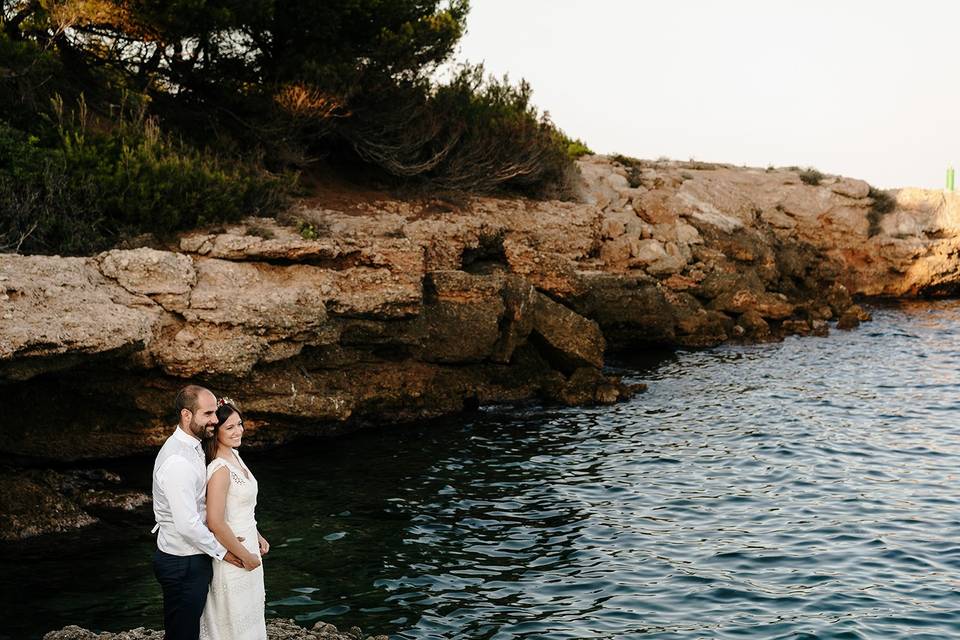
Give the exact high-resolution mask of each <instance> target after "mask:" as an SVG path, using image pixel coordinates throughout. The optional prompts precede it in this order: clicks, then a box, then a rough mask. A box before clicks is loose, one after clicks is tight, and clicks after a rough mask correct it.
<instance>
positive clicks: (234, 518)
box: [200, 398, 270, 640]
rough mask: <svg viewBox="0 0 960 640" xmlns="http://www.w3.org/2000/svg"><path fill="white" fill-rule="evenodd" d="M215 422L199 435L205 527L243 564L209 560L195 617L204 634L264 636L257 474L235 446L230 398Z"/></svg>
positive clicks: (220, 638)
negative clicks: (203, 598) (206, 434)
mask: <svg viewBox="0 0 960 640" xmlns="http://www.w3.org/2000/svg"><path fill="white" fill-rule="evenodd" d="M217 405H218V408H217V426H216V427H214V430H213V435H212V436H211V437H210V438H209V439H207V440H205V441H204V445H203V446H204V452H205V453H206V457H207V527H208V528H209V529H210V531H212V532H213V535H215V536H216V538H217V540H219V541H220V544H222V545H223V546H225V547H226V548H227V549H229V550H230V551H232V552H233V554H234V555H235V556H237V557H238V558H240V560H241V561H243V567H244V568H243V569H240V568H238V567H235V566H233V565H231V564H230V563H228V562H222V561H216V560H215V561H214V563H213V580H211V582H210V592H209V594H208V596H207V604H206V607H205V608H204V610H203V617H202V618H201V619H200V638H201V639H205V640H248V639H249V640H266V637H267V629H266V623H265V620H264V600H265V592H264V588H263V567H262V566H261V561H262V557H263V556H264V555H266V553H267V552H268V551H269V550H270V545H269V544H268V543H267V541H266V540H265V539H264V537H263V536H261V535H260V532H259V531H258V530H257V521H256V520H255V519H254V507H256V504H257V479H256V478H254V477H253V474H252V473H250V470H249V469H248V468H247V465H245V464H244V463H243V460H241V459H240V456H239V455H238V454H237V452H236V448H237V447H239V446H240V439H241V436H242V435H243V416H242V415H241V414H240V411H239V410H238V409H237V406H236V403H235V402H234V401H233V400H231V399H230V398H220V400H218V401H217Z"/></svg>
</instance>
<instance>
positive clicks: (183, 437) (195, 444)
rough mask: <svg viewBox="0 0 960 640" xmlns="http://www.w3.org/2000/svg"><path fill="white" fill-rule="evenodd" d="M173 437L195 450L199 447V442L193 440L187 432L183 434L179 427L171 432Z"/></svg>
mask: <svg viewBox="0 0 960 640" xmlns="http://www.w3.org/2000/svg"><path fill="white" fill-rule="evenodd" d="M173 437H174V438H176V439H177V440H179V441H180V442H182V443H184V444H187V445H190V446H191V447H194V448H196V447H199V446H200V441H199V440H198V439H196V438H194V437H193V436H191V435H188V434H187V432H185V431H184V430H183V429H181V428H180V427H179V426H178V427H177V428H176V430H175V431H174V432H173Z"/></svg>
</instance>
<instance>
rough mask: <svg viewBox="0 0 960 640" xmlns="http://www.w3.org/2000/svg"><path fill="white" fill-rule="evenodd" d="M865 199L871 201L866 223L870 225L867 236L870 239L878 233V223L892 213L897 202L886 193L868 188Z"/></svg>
mask: <svg viewBox="0 0 960 640" xmlns="http://www.w3.org/2000/svg"><path fill="white" fill-rule="evenodd" d="M867 197H869V198H872V199H873V203H872V204H871V205H870V210H869V211H868V212H867V221H868V222H869V223H870V225H869V227H868V230H867V236H868V237H870V238H872V237H873V236H875V235H877V234H879V233H880V221H881V220H882V219H883V216H885V215H886V214H888V213H890V212H891V211H893V209H894V207H896V205H897V201H896V200H894V198H893V197H892V196H891V195H890V194H889V193H887V192H886V191H881V190H880V189H875V188H874V187H870V191H869V193H867Z"/></svg>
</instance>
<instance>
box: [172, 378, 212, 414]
mask: <svg viewBox="0 0 960 640" xmlns="http://www.w3.org/2000/svg"><path fill="white" fill-rule="evenodd" d="M203 392H207V393H210V390H209V389H207V388H206V387H201V386H200V385H196V384H188V385H187V386H185V387H184V388H183V389H180V391H178V392H177V399H176V400H174V405H175V407H176V410H177V420H179V419H180V412H181V411H183V410H184V409H186V410H187V411H189V412H190V413H196V412H197V409H198V408H199V407H200V394H201V393H203Z"/></svg>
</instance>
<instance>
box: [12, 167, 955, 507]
mask: <svg viewBox="0 0 960 640" xmlns="http://www.w3.org/2000/svg"><path fill="white" fill-rule="evenodd" d="M580 168H581V172H582V175H583V187H582V190H583V194H582V200H581V201H580V202H575V203H574V202H539V201H529V200H524V199H512V200H507V199H495V198H473V199H471V200H469V201H468V202H465V203H461V204H459V205H458V204H455V203H449V202H446V201H442V200H430V201H399V200H390V199H384V200H366V201H362V200H357V201H356V202H355V203H354V205H352V206H351V207H350V208H345V207H339V208H338V209H336V210H334V209H330V208H324V207H323V206H320V205H318V204H315V203H314V204H310V203H304V204H302V205H300V206H298V207H297V208H295V209H293V210H291V211H290V212H289V213H288V214H287V215H286V217H285V219H284V220H283V224H281V223H278V222H277V221H274V220H265V219H250V220H248V221H246V222H245V223H244V224H237V225H232V226H227V227H224V228H219V229H206V230H203V231H200V232H195V233H191V234H188V235H186V236H184V237H182V238H180V239H179V245H178V246H176V247H169V248H167V249H165V250H161V249H156V248H139V249H130V250H114V251H109V252H106V253H103V254H100V255H98V256H94V257H90V258H61V257H56V256H20V255H0V397H2V399H3V406H5V407H16V410H15V411H10V412H8V414H7V415H6V416H5V417H4V418H2V429H0V452H3V453H4V454H14V455H17V456H19V457H20V458H22V459H26V460H28V461H29V460H30V459H39V460H49V459H57V460H76V459H82V458H107V457H112V456H118V455H124V454H129V453H133V452H142V451H146V450H150V449H152V448H154V447H156V446H157V445H158V444H159V443H160V442H161V441H162V439H163V438H164V437H165V436H166V434H167V433H168V431H169V426H168V425H169V424H170V422H171V416H169V415H168V411H169V408H168V407H169V404H170V401H171V398H172V397H173V394H174V392H175V390H176V389H177V388H178V387H179V386H181V385H182V384H183V383H184V382H185V381H187V380H192V381H198V382H201V383H204V384H207V385H208V386H210V387H211V388H213V389H215V390H216V391H217V392H218V393H221V394H227V395H230V396H231V397H233V398H235V399H237V400H238V401H240V402H241V404H242V405H243V407H244V409H245V411H246V413H247V416H246V417H247V424H248V426H249V427H250V430H249V431H248V435H249V436H250V441H251V442H252V443H253V444H257V443H276V442H283V441H287V440H289V439H291V438H293V437H296V436H300V435H308V434H333V433H338V432H341V431H343V430H346V429H353V428H356V427H359V426H363V425H366V424H373V423H377V424H385V423H394V422H402V421H407V420H414V419H418V418H424V417H435V416H441V415H445V414H450V413H453V412H458V411H461V410H463V409H469V408H473V407H476V406H478V405H481V404H488V403H498V402H507V401H516V400H522V399H528V398H536V397H539V398H543V399H546V400H548V401H556V402H565V403H598V402H599V403H608V402H615V401H617V400H618V399H620V398H623V397H626V396H627V395H629V394H630V393H631V392H632V390H631V389H629V388H626V387H624V385H622V384H621V383H620V382H619V381H618V380H617V379H616V378H613V377H610V376H608V375H605V374H604V372H603V363H604V355H605V353H608V352H610V351H615V350H622V349H636V348H645V347H647V346H650V345H659V346H677V345H681V346H710V345H715V344H719V343H721V342H723V341H726V340H749V341H765V340H777V339H781V338H782V337H783V336H785V335H789V334H799V335H823V334H824V333H826V332H827V331H829V326H830V325H829V324H828V323H829V322H831V321H834V320H838V321H839V322H838V325H837V326H839V327H840V328H852V327H854V326H856V325H857V324H858V323H859V322H860V321H862V320H864V319H866V318H867V314H865V313H864V312H863V311H862V309H857V308H852V304H853V296H855V295H871V296H873V295H884V296H934V295H952V294H954V293H955V292H956V291H957V289H958V283H960V277H958V271H957V268H956V267H957V255H958V243H960V233H958V232H960V217H958V216H960V196H955V195H953V194H945V193H941V192H930V191H918V190H901V191H899V192H879V191H876V190H873V189H871V188H870V187H869V185H867V184H866V183H864V182H862V181H859V180H852V179H849V178H842V177H836V176H820V175H819V174H816V175H814V176H812V177H811V175H809V174H802V173H801V172H799V171H796V170H790V169H767V170H763V169H749V168H738V167H731V166H726V165H706V164H702V163H681V162H646V161H639V160H631V159H627V158H620V157H617V158H606V157H588V158H586V159H584V160H583V161H581V165H580ZM813 183H815V184H813ZM0 476H3V473H0ZM41 489H42V487H41ZM39 490H40V489H38V491H39ZM23 491H28V488H24V489H23ZM22 495H26V493H23V494H22ZM31 495H32V494H31Z"/></svg>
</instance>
